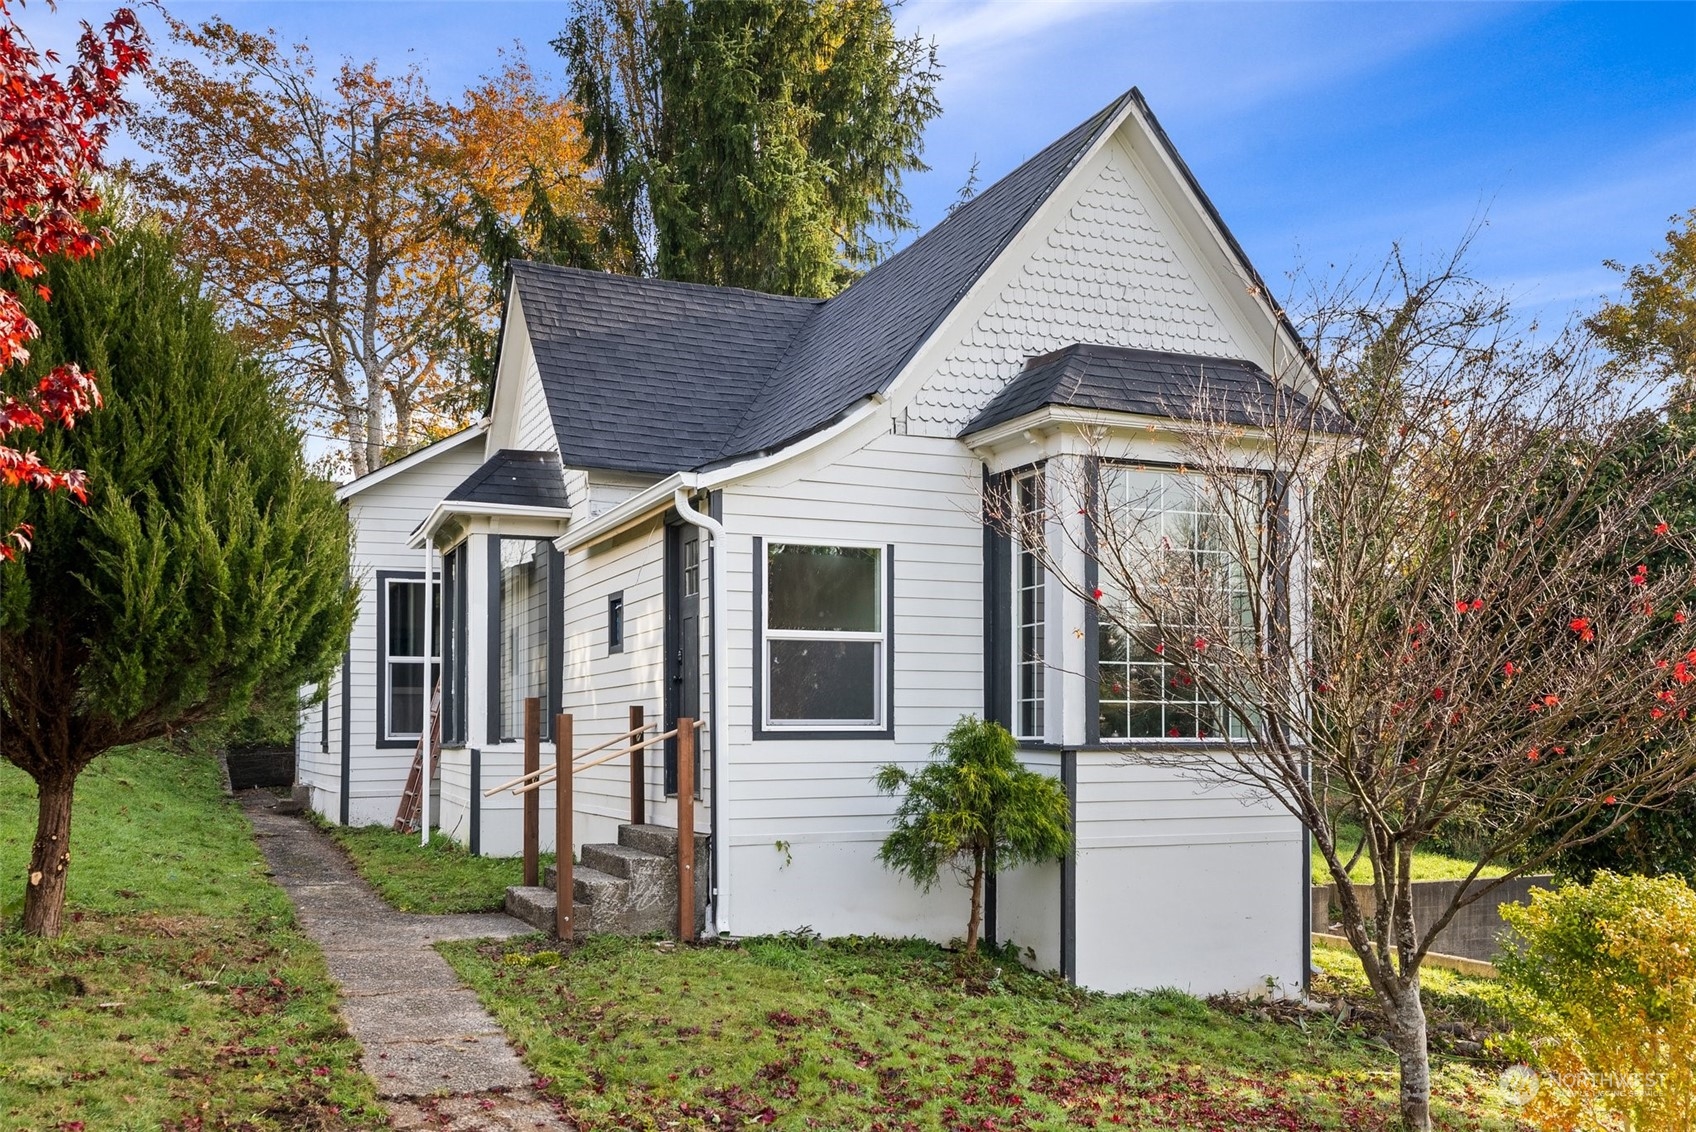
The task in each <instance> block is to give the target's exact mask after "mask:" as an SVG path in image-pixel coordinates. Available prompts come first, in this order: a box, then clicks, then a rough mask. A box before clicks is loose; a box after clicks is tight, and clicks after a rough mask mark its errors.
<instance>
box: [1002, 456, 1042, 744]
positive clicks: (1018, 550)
mask: <svg viewBox="0 0 1696 1132" xmlns="http://www.w3.org/2000/svg"><path fill="white" fill-rule="evenodd" d="M1025 481H1029V482H1031V483H1033V484H1035V485H1036V498H1037V500H1038V507H1039V512H1038V513H1039V514H1040V513H1042V512H1045V511H1046V510H1047V506H1046V502H1045V501H1046V499H1047V496H1048V484H1047V482H1046V481H1047V477H1046V475H1045V474H1044V470H1043V468H1041V467H1037V468H1033V469H1030V470H1027V471H1023V472H1018V473H1015V474H1014V475H1013V477H1012V479H1011V481H1010V482H1009V485H1008V487H1009V491H1008V501H1009V503H1010V504H1011V507H1012V513H1013V530H1012V536H1013V537H1012V538H1010V539H1009V540H1008V543H1009V545H1010V547H1011V554H1012V562H1011V563H1010V565H1009V567H1008V571H1009V577H1008V582H1009V583H1010V584H1009V585H1008V587H1007V588H1008V590H1009V591H1010V595H1009V596H1010V601H1011V605H1012V609H1011V616H1010V618H1009V620H1010V622H1011V624H1012V627H1013V631H1012V633H1011V634H1009V635H1010V636H1011V637H1012V640H1011V641H1009V642H1008V649H1009V650H1010V651H1011V653H1012V658H1011V669H1012V681H1011V683H1012V687H1011V688H1010V689H1009V691H1010V693H1011V695H1010V699H1011V701H1012V709H1013V710H1012V716H1013V718H1012V724H1013V729H1012V730H1013V737H1014V738H1015V739H1020V740H1024V741H1026V742H1041V741H1042V740H1043V739H1044V738H1045V737H1046V735H1047V730H1048V684H1049V681H1048V679H1047V673H1046V672H1044V674H1043V681H1042V690H1041V692H1040V693H1039V694H1038V695H1037V696H1036V697H1034V698H1030V697H1026V696H1025V694H1024V692H1025V687H1024V679H1025V671H1026V668H1025V666H1026V658H1025V656H1024V653H1023V649H1022V648H1021V645H1022V644H1023V633H1024V629H1025V625H1024V601H1023V598H1024V586H1023V583H1022V581H1021V573H1020V566H1022V565H1023V559H1024V558H1025V556H1026V555H1027V554H1028V553H1030V552H1029V551H1028V550H1027V549H1026V544H1025V542H1024V540H1023V539H1022V538H1021V537H1020V535H1021V533H1022V530H1023V518H1024V515H1023V511H1022V508H1021V506H1020V500H1019V489H1020V485H1021V483H1022V482H1025ZM1044 525H1045V526H1046V521H1045V524H1044ZM1032 557H1033V560H1034V561H1035V562H1036V569H1037V579H1038V580H1037V585H1036V587H1035V588H1036V589H1037V590H1038V592H1040V593H1041V594H1042V598H1043V617H1042V621H1041V623H1039V624H1038V625H1037V627H1036V640H1037V647H1038V648H1039V649H1040V650H1041V655H1040V656H1039V657H1038V658H1037V666H1038V668H1039V669H1040V668H1041V666H1043V665H1045V664H1047V663H1048V635H1047V628H1048V626H1047V620H1048V566H1047V565H1046V564H1045V563H1044V562H1043V561H1042V559H1041V557H1040V556H1036V555H1033V556H1032ZM1027 702H1034V703H1035V704H1036V705H1037V707H1038V714H1039V715H1040V717H1041V718H1040V721H1039V726H1038V727H1036V728H1035V729H1034V730H1032V731H1030V732H1029V733H1027V732H1026V730H1025V728H1024V726H1023V724H1024V705H1025V704H1026V703H1027Z"/></svg>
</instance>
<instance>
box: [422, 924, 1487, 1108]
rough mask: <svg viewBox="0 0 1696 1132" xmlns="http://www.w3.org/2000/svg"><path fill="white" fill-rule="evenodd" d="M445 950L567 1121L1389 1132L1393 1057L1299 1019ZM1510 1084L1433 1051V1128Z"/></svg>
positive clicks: (1351, 1032) (527, 945) (846, 944)
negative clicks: (559, 1102) (1500, 1083)
mask: <svg viewBox="0 0 1696 1132" xmlns="http://www.w3.org/2000/svg"><path fill="white" fill-rule="evenodd" d="M439 946H440V950H441V951H442V952H443V954H445V955H446V956H447V958H448V961H449V962H450V963H452V964H453V966H454V968H455V969H456V970H457V971H458V972H459V973H460V975H461V977H462V978H464V979H465V980H466V981H467V982H469V983H470V984H471V985H472V986H474V987H475V988H476V989H477V990H478V992H479V994H480V995H481V996H482V998H483V1001H484V1003H485V1004H486V1005H487V1006H488V1007H489V1008H490V1010H491V1011H492V1012H493V1013H494V1014H495V1015H496V1017H497V1018H499V1020H500V1021H501V1023H502V1025H503V1026H504V1027H505V1029H506V1031H507V1034H508V1035H509V1036H510V1037H511V1038H512V1039H513V1040H514V1041H515V1043H517V1044H518V1046H519V1047H520V1049H521V1050H522V1051H523V1053H524V1056H525V1058H526V1060H527V1061H528V1062H529V1064H530V1065H531V1067H532V1069H534V1070H535V1072H537V1073H538V1074H539V1075H541V1076H542V1077H543V1078H545V1079H547V1081H548V1082H549V1083H548V1086H547V1087H548V1089H549V1091H550V1092H551V1093H552V1094H553V1095H554V1096H556V1097H559V1098H560V1099H561V1100H562V1101H563V1102H564V1104H565V1108H566V1114H567V1115H568V1116H569V1118H570V1119H572V1120H573V1121H574V1122H575V1124H576V1126H577V1127H578V1128H580V1129H583V1130H585V1132H589V1130H595V1129H627V1128H628V1129H650V1128H667V1127H683V1128H703V1127H743V1126H751V1125H754V1124H765V1123H769V1124H774V1125H775V1126H777V1127H779V1128H793V1129H805V1128H825V1129H843V1128H853V1129H870V1130H879V1129H884V1130H895V1129H900V1130H909V1129H914V1130H916V1129H925V1130H927V1132H928V1130H931V1129H947V1130H965V1129H974V1130H990V1129H995V1130H998V1132H1008V1130H1013V1129H1042V1128H1053V1127H1085V1128H1087V1127H1111V1126H1115V1125H1124V1126H1129V1127H1139V1128H1163V1129H1179V1130H1194V1132H1200V1130H1202V1129H1209V1130H1213V1129H1262V1128H1264V1129H1281V1130H1285V1132H1308V1130H1314V1132H1317V1130H1323V1129H1337V1130H1342V1129H1348V1130H1351V1132H1353V1130H1370V1129H1387V1128H1391V1127H1393V1126H1395V1124H1396V1106H1395V1074H1394V1062H1393V1059H1392V1057H1391V1055H1390V1053H1389V1051H1388V1050H1387V1049H1385V1048H1384V1047H1382V1046H1381V1045H1377V1044H1374V1043H1373V1041H1372V1039H1371V1036H1370V1034H1368V1033H1366V1032H1363V1031H1362V1030H1360V1029H1358V1028H1356V1027H1354V1026H1351V1025H1349V1024H1348V1022H1347V1020H1346V1019H1345V1020H1339V1019H1337V1018H1336V1017H1335V1016H1332V1015H1326V1014H1317V1013H1313V1012H1309V1011H1305V1010H1302V1009H1299V1008H1294V1007H1291V1008H1284V1009H1278V1010H1264V1009H1259V1008H1257V1007H1254V1006H1252V1005H1249V1004H1243V1003H1229V1004H1221V1005H1219V1006H1214V1005H1210V1004H1208V1003H1204V1002H1201V1001H1198V1000H1197V999H1195V998H1192V997H1189V996H1187V995H1183V994H1179V993H1176V992H1156V993H1153V994H1147V995H1120V996H1106V995H1098V994H1090V993H1087V992H1082V991H1078V990H1076V989H1074V988H1071V987H1068V986H1065V985H1064V984H1061V983H1058V982H1055V981H1054V980H1052V979H1050V978H1047V977H1044V976H1041V975H1037V974H1033V973H1030V972H1027V971H1025V970H1023V969H1022V968H1020V967H1018V965H1017V964H1016V963H1015V962H1013V961H1011V960H1010V959H1008V958H1005V957H1004V958H1000V959H996V960H994V961H993V962H994V963H995V964H999V966H993V965H990V966H985V967H983V968H981V969H978V970H976V971H975V973H973V974H971V975H969V976H968V977H961V975H960V973H959V972H960V970H961V969H960V968H959V967H958V965H957V963H956V960H955V958H954V957H953V956H952V955H950V954H949V953H947V952H945V951H943V950H941V949H939V948H937V947H935V946H933V945H931V944H928V943H922V942H914V941H890V940H877V939H854V938H850V939H842V940H828V941H818V940H812V939H804V938H775V939H754V940H746V941H742V942H741V943H739V944H735V945H727V946H703V947H688V948H675V949H674V948H671V947H669V945H664V944H656V943H654V942H653V941H632V940H620V939H612V938H600V939H595V940H592V941H590V942H588V943H587V944H584V945H582V946H580V947H578V948H576V949H575V950H571V951H568V952H566V953H564V954H562V953H560V952H557V951H554V950H552V949H551V948H550V946H549V945H547V944H544V943H541V942H538V941H537V940H536V939H535V938H534V937H531V938H528V939H521V940H512V941H506V942H504V943H498V944H491V943H488V942H467V943H448V944H442V945H439ZM1496 1074H1497V1071H1496V1070H1494V1069H1493V1068H1491V1067H1487V1066H1476V1065H1473V1064H1470V1063H1467V1062H1464V1061H1456V1060H1451V1059H1447V1058H1439V1060H1438V1064H1437V1066H1436V1070H1435V1075H1436V1081H1437V1102H1436V1105H1435V1113H1436V1117H1437V1122H1438V1126H1439V1127H1442V1128H1446V1129H1480V1130H1483V1129H1510V1128H1513V1127H1515V1125H1514V1123H1513V1120H1512V1116H1511V1110H1510V1109H1508V1108H1506V1106H1505V1105H1503V1104H1501V1103H1500V1102H1499V1100H1498V1099H1497V1098H1496V1088H1495V1081H1496Z"/></svg>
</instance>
